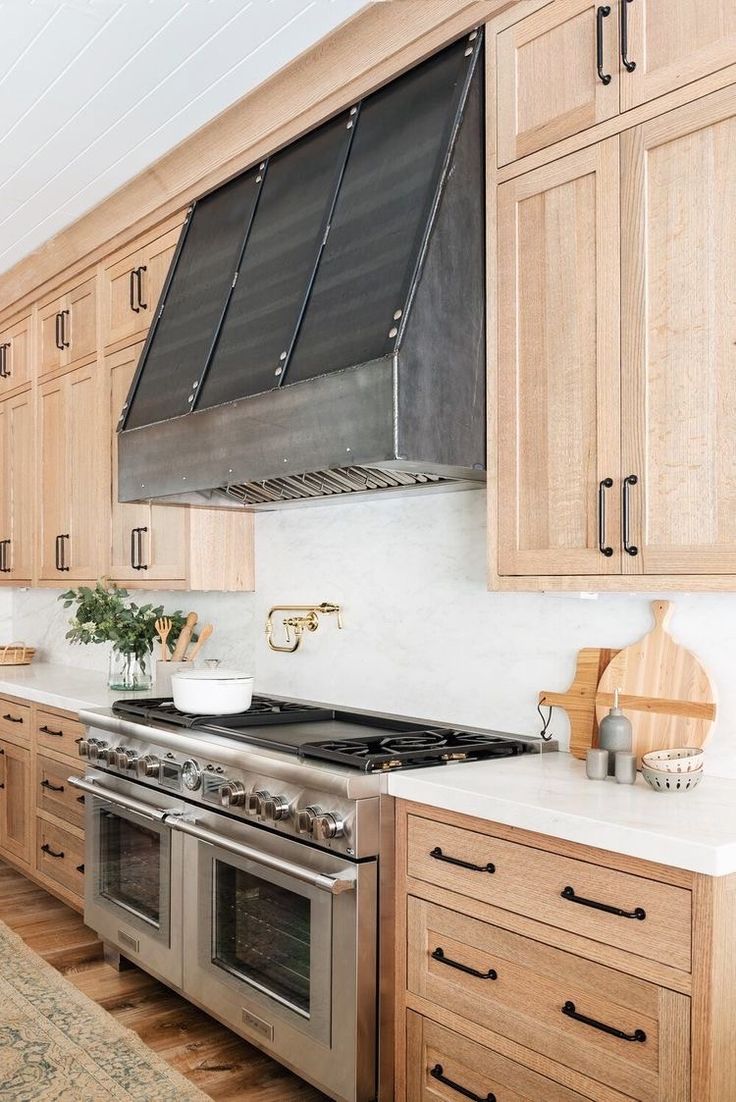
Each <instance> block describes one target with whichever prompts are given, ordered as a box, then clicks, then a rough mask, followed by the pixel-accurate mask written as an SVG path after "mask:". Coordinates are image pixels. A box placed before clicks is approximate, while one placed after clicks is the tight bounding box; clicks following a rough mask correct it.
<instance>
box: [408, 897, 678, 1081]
mask: <svg viewBox="0 0 736 1102" xmlns="http://www.w3.org/2000/svg"><path fill="white" fill-rule="evenodd" d="M407 940H408V957H407V969H408V977H407V981H408V987H409V990H410V991H413V992H414V993H415V994H417V995H420V996H421V997H422V998H425V999H427V1000H428V1001H429V1002H431V1003H433V1004H435V1005H437V1006H442V1007H443V1008H445V1009H447V1010H451V1011H453V1012H454V1013H456V1014H460V1015H461V1016H462V1017H464V1018H467V1019H468V1020H470V1021H474V1022H477V1024H478V1025H481V1026H483V1027H485V1028H486V1029H490V1030H492V1031H493V1032H494V1033H499V1034H501V1035H502V1036H505V1037H509V1038H510V1039H511V1040H513V1041H516V1042H517V1043H518V1044H521V1045H524V1046H525V1047H526V1048H530V1049H533V1050H534V1051H535V1052H539V1053H541V1054H542V1055H543V1056H547V1057H548V1058H549V1059H550V1060H556V1061H557V1062H559V1063H561V1064H564V1065H565V1066H566V1067H569V1068H573V1069H575V1070H576V1071H579V1072H580V1073H581V1074H583V1075H587V1076H589V1077H590V1078H591V1079H594V1080H599V1081H600V1082H602V1083H604V1084H605V1085H606V1086H609V1087H613V1088H615V1089H617V1090H620V1091H621V1092H622V1093H623V1094H625V1095H626V1097H627V1098H632V1099H637V1100H641V1102H660V1100H662V1102H665V1100H666V1102H672V1100H673V1099H675V1098H678V1099H680V1098H685V1097H686V1094H684V1093H683V1091H684V1090H685V1088H686V1085H687V1083H688V1080H689V1067H688V1061H687V1055H686V1054H687V1052H688V1050H689V1021H690V1002H689V999H687V998H686V996H684V995H679V994H676V993H674V992H671V991H667V990H664V989H662V988H659V987H657V986H656V985H655V984H652V983H647V982H646V981H645V980H640V979H637V978H635V977H633V976H628V975H626V974H624V973H623V972H617V971H614V970H613V969H612V968H607V967H604V966H603V965H600V964H595V963H593V962H592V961H589V960H583V959H581V958H580V957H576V956H573V955H572V954H571V953H565V952H563V951H562V950H560V949H556V948H554V947H553V946H551V945H547V944H542V943H541V942H538V941H533V940H531V939H530V938H526V937H522V936H521V935H519V934H515V933H511V932H510V931H508V930H502V929H499V928H498V927H495V926H491V925H490V924H488V923H486V922H480V921H479V920H478V919H474V918H469V917H467V916H466V915H461V914H458V913H457V912H455V911H450V910H447V909H446V908H444V907H438V906H436V905H435V904H433V903H427V902H426V901H424V900H420V899H413V898H410V899H409V900H408V939H407ZM563 1008H566V1009H563ZM573 1015H580V1016H582V1017H584V1018H586V1019H587V1021H582V1020H580V1018H576V1017H574V1016H573ZM614 1031H618V1035H615V1033H614Z"/></svg>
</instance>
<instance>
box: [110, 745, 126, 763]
mask: <svg viewBox="0 0 736 1102" xmlns="http://www.w3.org/2000/svg"><path fill="white" fill-rule="evenodd" d="M126 755H127V750H126V749H125V747H124V746H117V747H116V748H115V749H114V750H108V751H107V753H106V755H105V757H106V758H107V764H108V765H112V766H114V767H115V768H116V769H125V766H124V765H123V761H124V759H125V756H126Z"/></svg>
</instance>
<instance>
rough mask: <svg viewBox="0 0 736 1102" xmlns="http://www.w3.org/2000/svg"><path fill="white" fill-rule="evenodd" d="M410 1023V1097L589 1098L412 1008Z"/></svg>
mask: <svg viewBox="0 0 736 1102" xmlns="http://www.w3.org/2000/svg"><path fill="white" fill-rule="evenodd" d="M406 1025H407V1046H406V1085H407V1102H451V1100H452V1102H454V1100H457V1102H461V1100H462V1099H464V1098H480V1099H485V1098H487V1097H488V1095H489V1094H491V1095H495V1096H496V1098H497V1100H498V1102H587V1100H586V1099H585V1098H584V1097H583V1095H582V1094H578V1093H577V1092H576V1091H572V1090H569V1089H568V1088H567V1087H563V1086H561V1085H560V1084H559V1083H554V1082H552V1080H551V1079H547V1078H546V1077H545V1076H543V1075H538V1074H537V1073H536V1072H534V1071H531V1070H530V1069H529V1068H525V1067H523V1066H522V1065H521V1064H517V1063H515V1062H514V1061H513V1060H509V1059H507V1057H505V1056H501V1055H499V1054H498V1053H496V1052H491V1051H490V1049H487V1048H483V1046H482V1045H477V1044H475V1042H474V1041H469V1040H468V1039H467V1038H466V1037H461V1036H460V1034H459V1033H454V1032H453V1031H452V1030H450V1029H446V1028H445V1027H444V1026H441V1025H438V1024H437V1023H436V1022H433V1021H430V1020H429V1019H428V1018H422V1017H420V1016H419V1015H418V1014H414V1013H413V1012H412V1011H409V1012H408V1015H407V1023H406ZM440 1076H441V1078H440ZM448 1080H449V1083H448ZM450 1084H454V1086H451V1085H450ZM458 1088H460V1089H458Z"/></svg>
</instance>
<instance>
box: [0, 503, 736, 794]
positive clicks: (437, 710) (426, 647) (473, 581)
mask: <svg viewBox="0 0 736 1102" xmlns="http://www.w3.org/2000/svg"><path fill="white" fill-rule="evenodd" d="M484 560H485V517H484V494H483V493H482V492H477V491H475V492H469V493H456V494H432V495H430V496H428V497H421V496H420V497H412V496H407V497H403V498H398V499H393V500H384V501H380V500H378V501H376V500H373V501H362V502H360V501H353V502H341V503H340V504H337V505H336V504H329V505H325V506H311V507H305V508H301V509H295V510H284V511H283V512H277V513H267V514H260V515H259V516H258V519H257V525H256V563H257V592H256V595H255V597H253V596H251V595H247V594H243V595H237V596H232V595H227V594H192V595H190V596H189V597H188V598H187V597H184V596H183V595H177V594H168V595H160V598H161V599H163V600H165V601H166V602H167V603H168V604H170V606H171V607H173V608H178V607H182V605H183V604H187V605H190V606H191V607H193V608H195V609H197V611H198V612H199V614H200V619H202V620H204V619H205V618H209V617H211V618H213V620H214V622H215V624H216V628H217V635H216V637H215V638H216V639H217V642H215V641H214V639H213V643H212V646H211V650H210V653H211V654H213V655H214V654H215V653H217V654H218V655H220V656H222V657H223V658H224V659H226V660H227V661H228V662H229V661H233V662H237V663H238V664H240V665H245V666H248V667H250V666H251V665H252V664H253V663H254V664H255V669H256V676H257V684H258V688H259V689H260V690H261V691H263V692H268V691H270V692H279V693H284V694H287V695H288V694H294V695H298V696H303V697H311V698H314V699H323V700H331V701H334V702H336V703H340V704H346V705H351V704H352V705H354V706H358V707H367V708H376V709H385V710H388V711H394V712H399V713H404V714H413V715H424V716H427V717H430V718H432V719H435V720H440V721H448V722H457V723H473V724H481V725H487V726H491V727H493V726H495V727H500V728H502V729H505V730H510V731H532V732H533V731H536V730H538V726H539V721H538V717H537V713H536V707H535V705H536V700H537V693H538V692H539V690H540V689H564V688H566V687H567V685H568V683H569V681H570V679H571V678H572V675H573V672H574V667H575V654H576V652H577V650H578V649H579V648H580V647H582V646H611V647H623V646H626V645H627V644H628V643H630V642H632V641H634V640H635V639H637V638H638V637H639V636H641V635H642V634H644V632H645V631H647V630H648V628H649V627H650V625H651V619H650V613H649V605H648V601H649V600H650V599H651V598H652V597H654V596H662V594H647V595H639V594H637V595H628V594H616V593H614V594H607V595H601V596H599V597H597V598H593V599H581V598H580V597H579V596H557V595H553V594H523V593H521V594H515V593H514V594H507V593H488V592H487V590H486V587H485V561H484ZM3 596H4V595H3V594H1V593H0V624H1V622H2V598H3ZM54 598H55V594H53V593H50V592H48V591H29V592H25V593H24V592H21V591H16V592H15V595H14V602H13V622H14V627H13V632H14V634H15V635H16V636H20V637H24V638H25V640H26V641H27V642H29V643H35V644H37V645H41V646H42V647H43V650H44V657H45V658H46V659H47V660H50V661H56V662H62V663H65V664H69V663H75V664H79V665H87V666H89V665H91V664H92V665H94V667H95V668H100V669H102V668H104V666H105V661H106V660H105V657H104V656H103V655H100V654H93V653H90V650H91V649H90V648H86V649H83V648H75V649H74V650H71V649H70V648H69V647H68V646H67V645H66V643H65V642H64V640H63V633H64V630H65V625H64V622H63V614H62V610H61V608H60V606H58V605H57V604H56V603H55V600H54ZM150 599H151V600H153V599H157V600H158V599H159V598H158V596H155V597H154V595H152V596H151V598H150ZM673 599H674V600H675V602H676V606H677V607H676V612H675V616H674V618H673V622H672V625H671V627H672V631H673V634H674V635H675V636H676V638H677V639H678V641H680V642H682V643H683V644H684V645H686V646H688V647H690V648H692V649H693V650H694V651H695V652H696V653H697V654H698V655H699V656H700V657H701V659H702V660H703V662H704V663H705V665H706V666H707V668H708V670H709V671H710V673H711V676H712V678H713V680H714V682H715V684H716V687H717V691H718V693H719V697H720V703H719V719H718V723H717V727H716V732H715V734H714V736H713V739H712V742H711V744H710V749H709V753H708V766H709V768H710V770H711V771H712V772H714V773H716V772H717V773H719V774H720V775H723V776H733V777H736V677H734V666H735V665H736V594H712V595H690V594H676V595H674V598H673ZM325 600H327V601H337V602H339V603H341V604H342V605H343V606H344V610H345V627H344V630H343V631H341V632H340V631H338V630H337V627H336V624H335V622H334V620H333V619H332V618H331V617H328V618H326V619H325V621H324V623H323V626H322V627H320V629H319V631H318V632H317V633H316V634H315V635H310V636H309V637H308V638H307V640H306V642H305V643H304V645H303V649H302V650H300V651H299V652H298V653H296V654H294V655H284V654H274V653H273V652H271V651H269V650H268V648H267V646H266V642H265V638H264V635H263V621H264V616H265V612H266V609H267V608H268V606H269V605H271V604H276V603H283V602H285V601H294V602H297V603H300V604H301V603H307V602H312V601H313V602H316V603H319V602H320V601H325ZM552 729H553V731H554V733H555V735H557V736H558V737H560V739H561V741H562V742H563V743H566V740H567V728H566V721H565V719H564V717H563V715H562V713H560V712H557V713H555V717H554V720H553V724H552Z"/></svg>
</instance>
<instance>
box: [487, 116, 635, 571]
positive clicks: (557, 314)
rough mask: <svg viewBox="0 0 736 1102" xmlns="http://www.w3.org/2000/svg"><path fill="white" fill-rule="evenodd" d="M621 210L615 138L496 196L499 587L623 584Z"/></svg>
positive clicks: (518, 180) (533, 174) (512, 184)
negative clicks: (589, 579)
mask: <svg viewBox="0 0 736 1102" xmlns="http://www.w3.org/2000/svg"><path fill="white" fill-rule="evenodd" d="M618 197H619V157H618V138H611V139H609V140H608V141H605V142H601V143H599V144H598V145H594V146H591V147H590V148H588V149H584V150H581V151H580V152H579V153H575V154H573V155H572V156H570V157H565V158H563V159H561V160H559V161H555V162H553V163H552V164H550V165H546V166H545V167H544V168H540V169H537V170H535V171H534V172H530V173H527V174H526V175H524V176H520V177H518V178H516V179H515V180H511V181H509V182H508V183H505V184H502V185H501V186H500V187H499V189H498V310H499V334H498V531H499V573H501V574H510V575H512V574H520V575H525V574H526V575H557V574H561V575H568V574H614V573H617V572H619V571H620V551H619V520H618V510H617V508H614V501H617V500H618V499H617V486H618V483H617V476H618V473H619V466H620V456H619V424H620V420H619V418H620V412H619V273H620V262H619V206H618ZM605 479H611V480H613V485H612V486H611V487H610V488H608V489H605V488H604V489H603V490H602V495H601V494H599V489H600V484H601V482H602V481H603V480H605ZM601 496H602V498H603V506H604V511H605V513H606V516H605V521H606V523H605V531H604V532H603V536H604V542H602V546H603V547H605V548H607V549H609V553H608V554H604V553H602V551H601V550H600V548H599V498H600V497H601ZM606 507H607V508H606Z"/></svg>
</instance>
